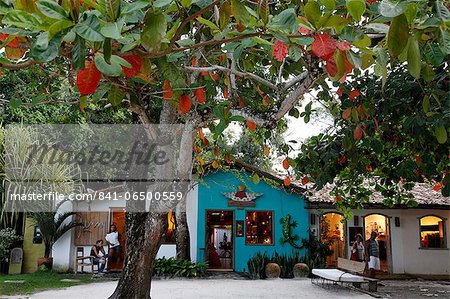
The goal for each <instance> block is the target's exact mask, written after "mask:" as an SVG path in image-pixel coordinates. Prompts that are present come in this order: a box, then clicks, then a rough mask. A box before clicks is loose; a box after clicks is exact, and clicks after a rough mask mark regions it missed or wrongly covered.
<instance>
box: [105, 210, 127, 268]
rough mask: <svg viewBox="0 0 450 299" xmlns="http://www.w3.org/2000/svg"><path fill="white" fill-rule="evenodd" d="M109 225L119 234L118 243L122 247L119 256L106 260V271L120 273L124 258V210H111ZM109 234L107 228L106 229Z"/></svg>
mask: <svg viewBox="0 0 450 299" xmlns="http://www.w3.org/2000/svg"><path fill="white" fill-rule="evenodd" d="M109 219H110V221H109V225H110V226H111V224H113V223H114V224H115V225H116V227H117V232H118V233H119V242H120V245H121V247H122V250H121V253H120V256H118V257H111V258H109V259H108V269H109V270H110V271H122V268H123V260H124V257H125V209H124V208H111V212H110V218H109ZM108 232H109V227H108Z"/></svg>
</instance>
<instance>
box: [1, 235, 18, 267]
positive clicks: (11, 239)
mask: <svg viewBox="0 0 450 299" xmlns="http://www.w3.org/2000/svg"><path fill="white" fill-rule="evenodd" d="M20 241H22V237H21V236H19V235H17V234H16V232H15V231H14V229H12V228H9V227H7V228H4V229H1V230H0V273H3V274H8V273H7V272H8V261H9V254H10V251H11V248H13V246H14V245H15V244H16V243H18V242H20Z"/></svg>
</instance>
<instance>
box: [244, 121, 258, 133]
mask: <svg viewBox="0 0 450 299" xmlns="http://www.w3.org/2000/svg"><path fill="white" fill-rule="evenodd" d="M245 124H246V125H247V128H248V129H249V130H250V131H251V132H253V131H254V130H255V129H256V124H255V123H254V122H252V121H251V120H248V119H247V121H246V122H245Z"/></svg>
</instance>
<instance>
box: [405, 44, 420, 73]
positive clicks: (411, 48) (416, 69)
mask: <svg viewBox="0 0 450 299" xmlns="http://www.w3.org/2000/svg"><path fill="white" fill-rule="evenodd" d="M407 61H408V71H409V73H410V74H411V76H413V77H414V78H416V79H418V78H419V77H420V68H421V60H420V50H419V43H418V41H417V39H416V38H415V37H414V36H410V37H409V40H408V58H407Z"/></svg>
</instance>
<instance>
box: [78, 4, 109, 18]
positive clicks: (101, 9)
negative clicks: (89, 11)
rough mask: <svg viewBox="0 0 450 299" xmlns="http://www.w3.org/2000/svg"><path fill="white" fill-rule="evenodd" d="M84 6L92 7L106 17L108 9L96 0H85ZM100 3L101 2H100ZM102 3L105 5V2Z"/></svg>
mask: <svg viewBox="0 0 450 299" xmlns="http://www.w3.org/2000/svg"><path fill="white" fill-rule="evenodd" d="M83 2H84V4H86V5H87V6H92V7H93V8H95V9H96V10H98V11H99V12H100V13H101V14H102V15H104V16H106V9H105V6H102V5H100V4H99V3H97V2H96V1H95V0H83ZM99 2H100V1H99ZM102 3H105V1H102Z"/></svg>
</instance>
